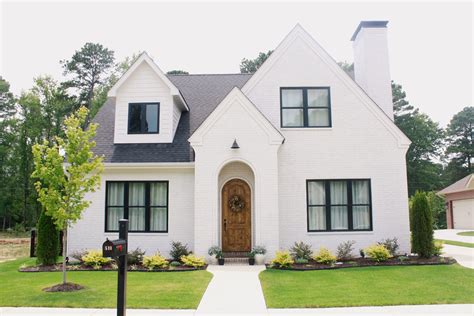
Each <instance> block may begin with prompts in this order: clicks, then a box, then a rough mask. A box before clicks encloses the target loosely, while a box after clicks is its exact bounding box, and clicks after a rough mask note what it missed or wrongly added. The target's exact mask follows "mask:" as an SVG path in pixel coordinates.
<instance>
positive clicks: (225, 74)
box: [166, 73, 253, 76]
mask: <svg viewBox="0 0 474 316" xmlns="http://www.w3.org/2000/svg"><path fill="white" fill-rule="evenodd" d="M166 75H167V76H236V75H242V76H243V75H246V76H251V75H253V73H223V74H216V73H213V74H166Z"/></svg>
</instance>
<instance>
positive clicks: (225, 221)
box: [224, 218, 227, 232]
mask: <svg viewBox="0 0 474 316" xmlns="http://www.w3.org/2000/svg"><path fill="white" fill-rule="evenodd" d="M224 231H225V232H226V231H227V219H226V218H224Z"/></svg>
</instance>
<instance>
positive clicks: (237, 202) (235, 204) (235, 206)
mask: <svg viewBox="0 0 474 316" xmlns="http://www.w3.org/2000/svg"><path fill="white" fill-rule="evenodd" d="M229 207H230V210H231V211H232V212H241V211H242V210H243V209H244V207H245V202H244V201H243V200H242V198H241V197H240V196H238V195H234V196H232V197H231V198H230V199H229Z"/></svg>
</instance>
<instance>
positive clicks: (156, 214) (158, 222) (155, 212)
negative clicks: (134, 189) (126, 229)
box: [150, 207, 167, 231]
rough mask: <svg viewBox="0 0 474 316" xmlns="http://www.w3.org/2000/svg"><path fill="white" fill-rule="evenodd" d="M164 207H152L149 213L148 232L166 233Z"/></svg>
mask: <svg viewBox="0 0 474 316" xmlns="http://www.w3.org/2000/svg"><path fill="white" fill-rule="evenodd" d="M166 217H167V215H166V207H152V208H151V212H150V230H152V231H166V230H167V227H166V224H167V218H166Z"/></svg>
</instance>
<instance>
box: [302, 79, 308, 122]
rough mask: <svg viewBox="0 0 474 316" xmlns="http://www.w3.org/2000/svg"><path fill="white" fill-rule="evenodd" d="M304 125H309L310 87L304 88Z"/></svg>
mask: <svg viewBox="0 0 474 316" xmlns="http://www.w3.org/2000/svg"><path fill="white" fill-rule="evenodd" d="M303 126H304V127H308V89H306V88H305V89H303Z"/></svg>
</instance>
